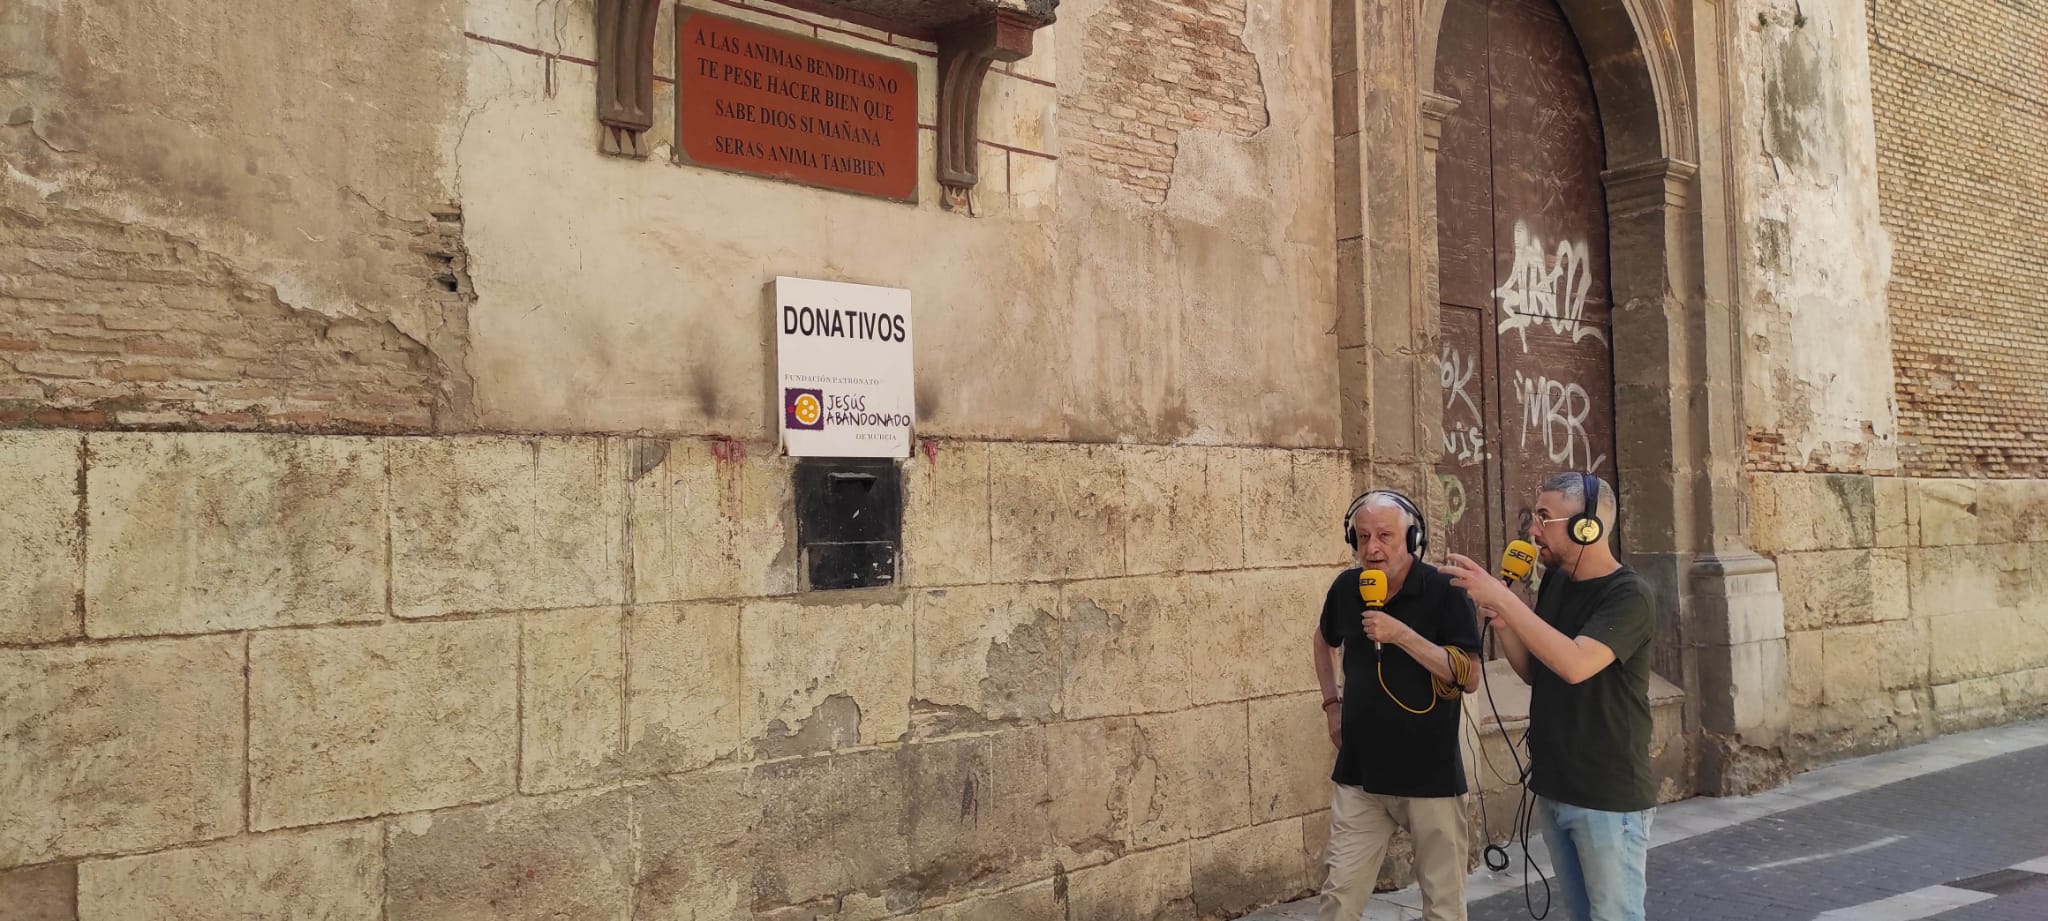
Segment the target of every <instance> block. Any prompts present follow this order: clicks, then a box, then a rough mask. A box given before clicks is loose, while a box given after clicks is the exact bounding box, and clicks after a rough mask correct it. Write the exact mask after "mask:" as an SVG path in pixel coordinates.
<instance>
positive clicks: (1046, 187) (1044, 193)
mask: <svg viewBox="0 0 2048 921" xmlns="http://www.w3.org/2000/svg"><path fill="white" fill-rule="evenodd" d="M1059 199H1060V161H1059V160H1058V159H1056V158H1054V157H1040V156H1034V155H1031V154H1025V153H1013V154H1011V155H1010V206H1011V207H1012V208H1016V209H1019V210H1023V209H1039V208H1044V209H1050V208H1052V207H1054V206H1056V205H1058V204H1059Z"/></svg>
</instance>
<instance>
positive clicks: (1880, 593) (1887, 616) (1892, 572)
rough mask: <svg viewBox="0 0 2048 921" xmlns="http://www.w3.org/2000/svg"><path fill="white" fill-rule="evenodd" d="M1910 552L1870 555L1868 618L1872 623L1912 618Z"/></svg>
mask: <svg viewBox="0 0 2048 921" xmlns="http://www.w3.org/2000/svg"><path fill="white" fill-rule="evenodd" d="M1909 553H1910V551H1907V550H1904V549H1897V550H1872V551H1871V552H1870V616H1871V617H1872V619H1874V620H1878V621H1887V620H1904V619H1905V618H1908V617H1912V616H1913V615H1914V614H1915V613H1916V612H1915V611H1914V609H1913V571H1912V564H1911V563H1910V562H1908V559H1907V558H1908V556H1909Z"/></svg>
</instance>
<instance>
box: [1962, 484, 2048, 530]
mask: <svg viewBox="0 0 2048 921" xmlns="http://www.w3.org/2000/svg"><path fill="white" fill-rule="evenodd" d="M1975 482H1976V483H1977V504H1978V509H1979V515H1978V521H1979V523H1980V527H1979V534H1978V536H1979V539H1980V540H1981V541H1982V542H1983V543H1987V544H1988V543H2036V542H2042V541H2048V480H1982V481H1975Z"/></svg>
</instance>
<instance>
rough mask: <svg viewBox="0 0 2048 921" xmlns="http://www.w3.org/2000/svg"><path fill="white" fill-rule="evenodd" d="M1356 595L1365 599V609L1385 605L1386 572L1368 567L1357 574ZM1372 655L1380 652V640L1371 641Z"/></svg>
mask: <svg viewBox="0 0 2048 921" xmlns="http://www.w3.org/2000/svg"><path fill="white" fill-rule="evenodd" d="M1358 597H1360V598H1363V599H1365V607H1366V610H1369V611H1377V610H1379V609H1381V608H1384V607H1386V606H1387V574H1386V573H1383V572H1381V571H1379V570H1377V569H1368V570H1366V571H1364V572H1361V573H1359V574H1358ZM1372 652H1373V656H1374V657H1375V658H1377V657H1378V656H1379V653H1380V641H1379V640H1373V641H1372Z"/></svg>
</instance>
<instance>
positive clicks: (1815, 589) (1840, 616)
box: [1778, 550, 1909, 631]
mask: <svg viewBox="0 0 2048 921" xmlns="http://www.w3.org/2000/svg"><path fill="white" fill-rule="evenodd" d="M1778 585H1779V588H1780V591H1781V592H1782V593H1783V594H1784V596H1785V629H1787V630H1793V631H1798V630H1816V629H1819V628H1822V627H1828V626H1834V625H1839V624H1862V623H1869V622H1871V621H1873V620H1876V619H1878V618H1877V617H1876V613H1875V610H1874V608H1875V605H1876V604H1877V600H1876V598H1875V596H1874V590H1875V588H1876V581H1875V578H1874V571H1873V568H1872V565H1871V551H1869V550H1819V551H1813V552H1808V553H1781V554H1779V555H1778ZM1886 601H1887V605H1886V606H1887V607H1892V608H1896V609H1897V610H1899V611H1900V612H1901V613H1904V612H1906V611H1907V610H1908V604H1909V599H1908V598H1906V597H1905V596H1899V597H1897V598H1896V599H1887V600H1886Z"/></svg>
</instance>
